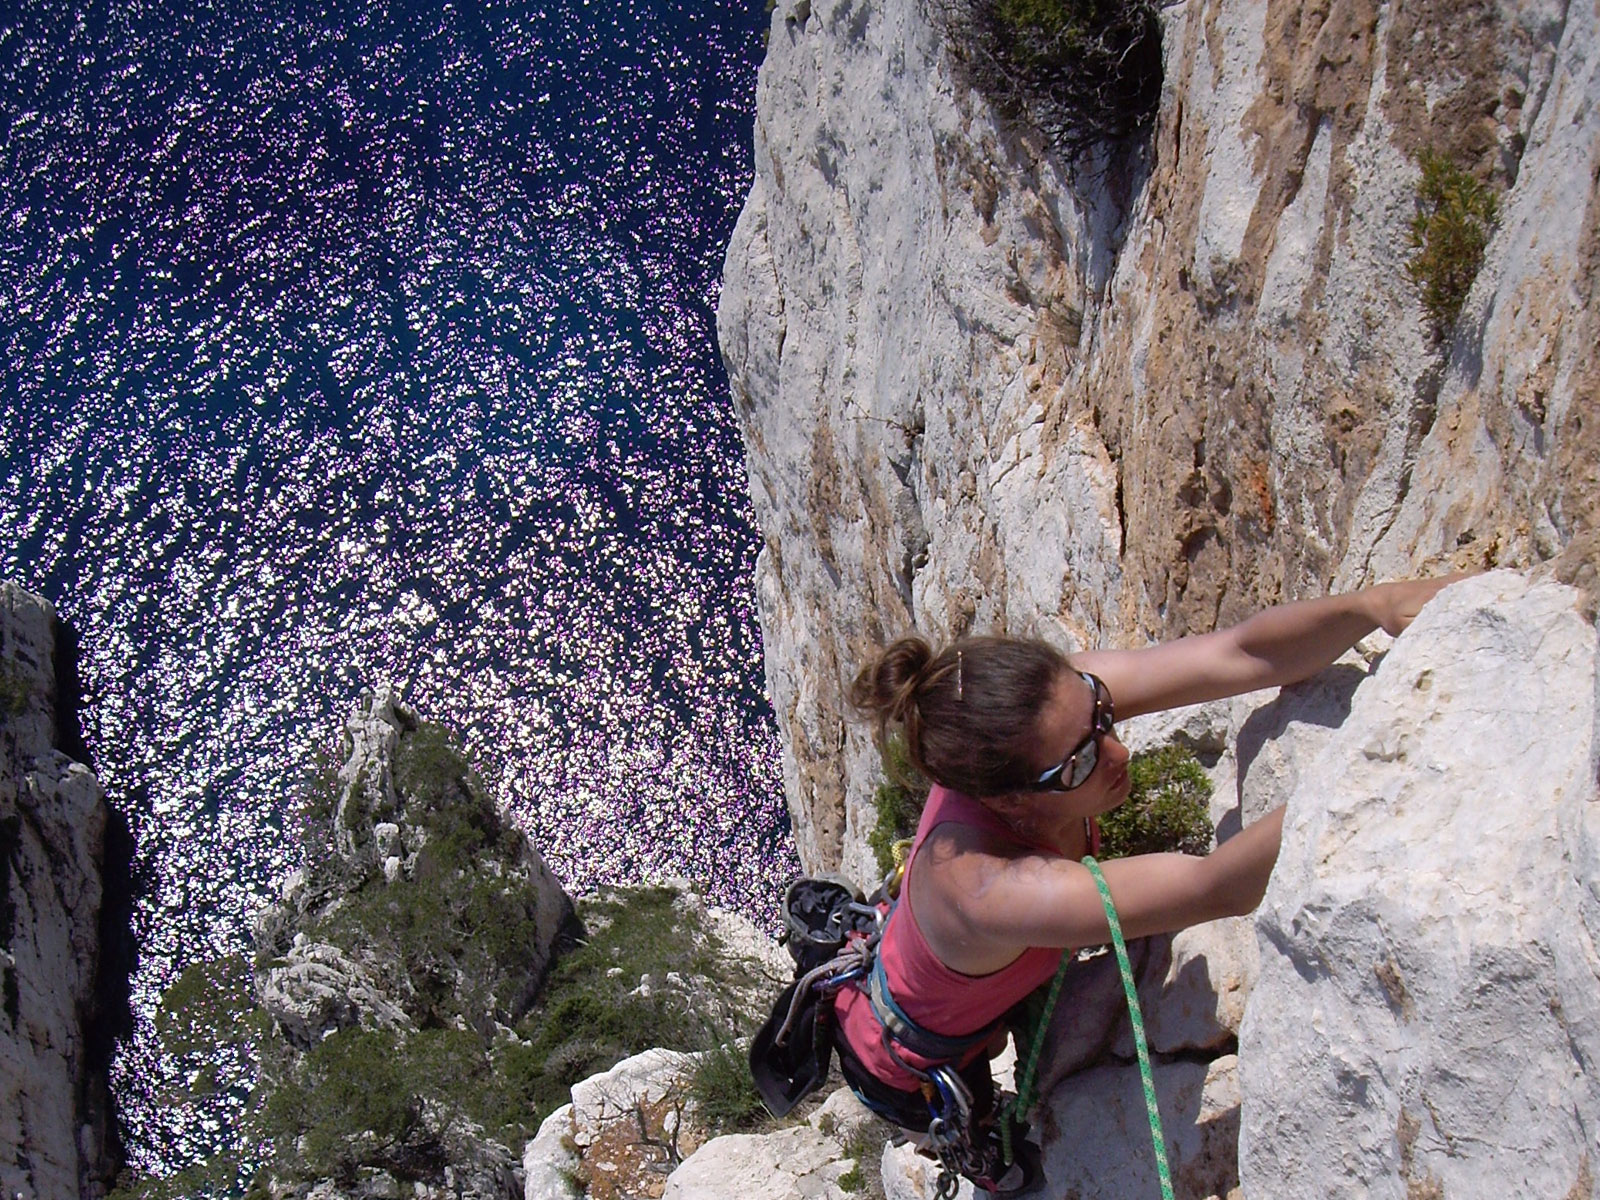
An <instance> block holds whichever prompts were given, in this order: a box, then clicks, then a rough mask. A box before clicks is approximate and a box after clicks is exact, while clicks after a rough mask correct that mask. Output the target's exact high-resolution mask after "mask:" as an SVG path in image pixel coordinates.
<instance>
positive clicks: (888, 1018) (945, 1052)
mask: <svg viewBox="0 0 1600 1200" xmlns="http://www.w3.org/2000/svg"><path fill="white" fill-rule="evenodd" d="M867 998H868V1000H870V1001H871V1003H872V1014H873V1016H875V1017H877V1018H878V1023H879V1024H880V1025H882V1026H883V1027H884V1029H885V1030H886V1031H887V1032H888V1033H889V1035H890V1036H891V1037H893V1038H894V1040H895V1041H897V1042H899V1043H900V1045H902V1046H904V1047H905V1048H906V1049H907V1050H909V1051H911V1053H913V1054H918V1055H921V1056H922V1057H923V1058H928V1059H933V1060H935V1061H944V1062H955V1061H956V1060H957V1059H959V1058H961V1057H962V1056H963V1055H965V1054H966V1053H967V1052H968V1051H969V1050H972V1049H974V1048H976V1047H978V1046H981V1045H983V1044H984V1043H985V1042H987V1041H988V1040H989V1039H990V1038H991V1037H993V1036H994V1032H995V1030H996V1029H998V1028H1000V1022H999V1021H995V1022H993V1023H992V1024H990V1025H986V1026H984V1028H982V1029H980V1030H978V1031H977V1032H976V1033H968V1034H963V1035H961V1036H959V1037H948V1036H946V1035H944V1034H939V1033H934V1032H933V1031H932V1030H928V1029H924V1028H923V1027H922V1026H921V1025H918V1024H917V1023H916V1022H915V1021H913V1020H912V1019H911V1018H910V1017H908V1016H907V1015H906V1012H905V1010H904V1009H903V1008H901V1007H900V1006H899V1005H898V1004H896V1003H895V1000H894V997H893V996H892V995H890V994H889V980H888V978H887V977H886V976H885V975H884V973H883V956H882V954H881V953H880V954H878V955H875V956H874V957H873V960H872V971H871V972H870V973H869V974H868V976H867Z"/></svg>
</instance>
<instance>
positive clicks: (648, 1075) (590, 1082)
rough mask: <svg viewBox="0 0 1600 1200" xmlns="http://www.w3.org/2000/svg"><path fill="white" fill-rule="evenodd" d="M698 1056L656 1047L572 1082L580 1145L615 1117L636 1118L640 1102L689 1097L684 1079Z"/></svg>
mask: <svg viewBox="0 0 1600 1200" xmlns="http://www.w3.org/2000/svg"><path fill="white" fill-rule="evenodd" d="M695 1058H696V1056H695V1055H693V1054H686V1053H683V1052H682V1051H678V1050H662V1049H659V1048H657V1049H653V1050H646V1051H644V1052H643V1053H642V1054H635V1055H634V1056H633V1057H632V1058H625V1059H623V1060H622V1061H621V1062H619V1063H618V1064H617V1065H616V1066H614V1067H612V1068H611V1069H610V1070H609V1071H604V1072H602V1073H600V1074H599V1075H591V1076H589V1078H587V1079H585V1080H582V1081H581V1082H579V1083H575V1084H573V1085H572V1136H573V1138H574V1139H575V1140H576V1141H577V1143H578V1144H579V1145H580V1146H587V1145H589V1144H591V1143H592V1142H594V1141H595V1140H597V1139H598V1138H599V1137H600V1135H601V1133H602V1132H603V1131H604V1129H605V1127H606V1126H607V1125H609V1124H610V1123H611V1122H613V1121H617V1120H622V1119H628V1120H631V1119H633V1112H634V1110H635V1109H636V1108H637V1107H638V1106H639V1105H641V1104H651V1105H653V1104H657V1103H660V1102H661V1101H662V1100H665V1099H668V1098H669V1097H674V1096H680V1095H681V1096H683V1098H684V1103H685V1106H686V1111H687V1108H688V1097H687V1093H686V1090H685V1085H684V1081H685V1078H686V1077H687V1076H688V1074H689V1073H690V1072H691V1071H693V1069H694V1063H695Z"/></svg>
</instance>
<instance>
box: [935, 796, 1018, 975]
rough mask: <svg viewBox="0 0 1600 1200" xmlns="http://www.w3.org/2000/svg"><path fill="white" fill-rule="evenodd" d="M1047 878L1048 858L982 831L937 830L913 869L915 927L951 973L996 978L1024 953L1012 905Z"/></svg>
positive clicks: (961, 827) (953, 826)
mask: <svg viewBox="0 0 1600 1200" xmlns="http://www.w3.org/2000/svg"><path fill="white" fill-rule="evenodd" d="M1047 871H1048V856H1044V855H1041V854H1039V853H1037V852H1034V851H1028V850H1024V849H1022V848H1021V847H1019V846H1017V845H1016V844H1015V843H1012V842H1007V841H1006V840H1005V839H1003V838H1000V837H998V836H996V835H994V834H992V833H989V832H986V831H984V830H979V829H973V828H971V827H968V826H960V825H950V826H942V827H940V828H939V829H936V830H934V831H933V832H932V833H931V834H930V835H929V836H928V838H927V840H926V841H924V842H923V845H922V849H921V850H919V851H918V852H917V858H916V861H915V862H914V863H913V866H912V876H911V879H910V881H909V882H910V887H911V889H912V891H913V892H914V893H915V901H914V903H915V911H916V921H917V926H918V928H919V929H920V930H921V931H922V935H923V937H924V938H925V939H926V941H927V942H928V945H929V947H930V948H931V949H932V950H933V952H934V953H935V954H937V955H938V956H939V958H940V960H941V961H942V962H944V964H945V965H946V966H948V967H950V968H951V969H952V970H956V971H960V972H962V973H963V974H968V975H982V974H987V973H988V972H990V971H997V970H999V969H1000V968H1001V967H1003V966H1005V965H1006V964H1007V963H1009V962H1011V961H1012V960H1013V959H1015V958H1016V957H1017V955H1019V954H1021V953H1022V952H1023V950H1025V949H1027V947H1028V944H1029V943H1028V941H1027V939H1026V937H1025V936H1024V935H1023V933H1022V928H1021V925H1020V924H1019V922H1018V921H1017V920H1016V915H1017V905H1016V897H1017V896H1018V895H1020V894H1023V893H1025V891H1026V890H1027V888H1028V881H1029V880H1030V879H1032V880H1035V881H1039V880H1040V876H1041V872H1047Z"/></svg>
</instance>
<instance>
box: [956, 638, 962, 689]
mask: <svg viewBox="0 0 1600 1200" xmlns="http://www.w3.org/2000/svg"><path fill="white" fill-rule="evenodd" d="M956 699H957V700H959V699H961V651H959V650H957V651H956Z"/></svg>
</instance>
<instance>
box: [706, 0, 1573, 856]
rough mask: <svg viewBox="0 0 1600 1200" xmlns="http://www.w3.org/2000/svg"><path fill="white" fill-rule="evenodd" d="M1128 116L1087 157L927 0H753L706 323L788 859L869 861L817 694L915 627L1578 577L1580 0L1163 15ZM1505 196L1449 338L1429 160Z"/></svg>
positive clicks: (869, 756) (1199, 8)
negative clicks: (1410, 267)
mask: <svg viewBox="0 0 1600 1200" xmlns="http://www.w3.org/2000/svg"><path fill="white" fill-rule="evenodd" d="M1162 22H1163V39H1164V58H1165V84H1164V89H1163V93H1162V99H1161V104H1160V111H1159V115H1158V118H1157V124H1156V128H1155V132H1154V134H1153V136H1152V137H1151V139H1150V140H1149V141H1148V143H1147V144H1146V145H1144V146H1142V147H1140V148H1138V149H1136V150H1135V151H1133V152H1130V153H1127V154H1122V155H1119V156H1116V157H1104V158H1102V159H1100V160H1098V161H1090V162H1087V163H1084V164H1082V165H1081V166H1079V167H1077V168H1075V169H1069V168H1068V167H1067V166H1066V165H1064V164H1063V163H1062V162H1061V161H1060V160H1059V158H1058V157H1057V156H1055V155H1054V154H1053V153H1052V152H1051V150H1050V148H1049V147H1048V146H1046V145H1045V144H1043V143H1042V141H1041V140H1040V139H1039V138H1038V137H1037V136H1035V135H1032V134H1030V133H1029V132H1028V131H1027V130H1026V129H1022V128H1017V127H1014V126H1010V125H1007V124H1006V123H1005V122H1003V121H1001V120H1000V119H999V118H998V117H997V116H996V114H995V111H994V110H993V108H992V107H991V106H990V104H989V103H988V102H987V101H986V100H984V99H983V98H982V97H981V96H979V95H977V94H975V93H974V92H973V91H972V90H971V89H969V88H968V87H967V86H966V85H965V84H964V82H963V79H962V75H961V73H960V70H959V68H958V67H957V66H956V65H955V64H954V63H953V61H952V57H951V55H950V53H949V48H948V47H947V46H946V45H945V44H944V41H943V38H942V36H941V33H940V30H939V27H938V23H937V22H936V21H935V20H934V19H933V18H932V17H931V16H930V15H929V6H926V5H924V4H922V3H919V2H918V0H780V2H779V4H778V6H777V9H776V11H775V13H774V15H773V24H772V30H771V39H770V45H769V49H768V54H767V59H766V62H765V64H764V65H763V67H762V71H761V76H760V84H759V95H758V102H757V123H756V134H755V138H756V174H755V180H754V184H753V186H752V188H751V192H750V196H749V199H748V201H747V203H746V205H745V209H744V211H743V214H742V215H741V218H740V221H739V224H738V227H737V229H736V231H735V233H734V237H733V240H732V243H731V245H730V247H729V252H728V259H727V265H726V271H725V278H724V288H723V293H722V299H721V305H720V309H719V314H718V316H719V334H720V338H721V343H722V349H723V353H724V356H725V358H726V361H727V365H728V370H729V375H730V379H731V383H732V392H733V400H734V405H735V409H736V412H737V414H738V417H739V420H740V422H741V425H742V429H743V433H744V437H745V441H746V446H747V461H748V466H749V475H750V488H751V494H752V497H753V500H754V504H755V508H756V513H757V517H758V520H759V521H760V524H761V527H762V529H763V531H764V534H765V539H766V544H765V549H764V551H763V553H762V556H761V559H760V563H759V567H758V577H757V594H758V601H759V612H760V617H761V622H762V630H763V635H764V640H765V648H766V661H767V677H768V684H769V689H770V692H771V695H772V699H773V703H774V705H775V707H776V710H777V715H778V721H779V725H780V729H781V732H782V735H783V742H784V746H785V768H784V769H785V786H786V790H787V792H788V797H789V802H790V805H791V809H792V811H793V813H794V815H795V817H796V834H797V840H798V842H799V849H800V853H801V857H802V860H803V861H804V862H805V863H806V865H807V866H808V867H811V868H822V867H829V866H835V865H839V864H841V863H842V865H843V866H844V868H845V869H846V870H847V871H849V872H851V873H854V874H856V875H858V876H865V875H868V874H871V873H872V871H871V869H870V867H869V861H870V860H869V856H868V854H867V851H866V849H865V847H864V841H863V835H864V827H869V826H870V822H871V814H870V812H869V810H868V805H867V798H868V796H869V795H870V792H871V788H872V786H873V784H874V782H875V780H876V777H877V774H878V769H877V762H876V756H875V754H874V753H873V752H872V751H871V749H870V747H869V746H868V744H867V741H866V738H865V736H864V734H863V733H862V732H861V731H860V730H859V729H858V728H856V727H854V726H852V725H851V724H849V723H848V722H847V720H846V719H845V714H844V712H843V709H842V705H841V702H840V695H841V688H842V685H843V681H844V680H845V678H846V677H847V676H848V675H849V674H850V672H851V671H852V670H853V669H854V667H855V665H856V664H857V663H858V662H859V661H860V660H861V658H862V657H863V656H864V655H865V654H867V653H868V652H869V650H870V648H871V647H872V646H874V645H875V644H878V643H880V642H881V641H882V640H883V639H884V638H886V637H888V636H891V635H893V634H896V633H898V632H900V631H902V630H904V629H906V628H909V627H911V626H916V627H918V628H920V629H922V630H925V631H927V632H928V633H930V634H933V635H935V636H946V635H952V634H959V633H963V632H966V631H968V630H975V629H976V630H1007V631H1010V632H1013V633H1030V634H1037V635H1040V636H1043V637H1046V638H1048V639H1050V640H1052V641H1054V642H1056V643H1058V644H1061V645H1064V646H1078V645H1082V644H1084V643H1087V642H1091V641H1093V642H1100V643H1104V644H1137V643H1139V642H1141V641H1142V640H1143V639H1145V638H1146V637H1148V636H1152V635H1171V634H1177V633H1182V632H1185V631H1188V630H1192V629H1208V628H1211V627H1212V626H1214V625H1215V624H1217V623H1218V622H1225V621H1227V620H1229V619H1231V618H1235V617H1238V616H1241V615H1243V614H1244V613H1246V612H1247V611H1249V610H1251V609H1253V608H1255V607H1256V606H1258V605H1260V604H1262V603H1265V602H1270V601H1274V600H1279V599H1284V598H1294V597H1297V596H1302V595H1308V594H1318V593H1321V592H1324V591H1326V590H1328V589H1330V588H1340V587H1347V586H1353V585H1356V584H1359V583H1361V582H1365V581H1368V580H1371V579H1375V578H1379V577H1388V576H1394V575H1398V574H1404V573H1408V572H1413V571H1422V570H1439V569H1443V568H1445V567H1447V566H1460V565H1493V564H1510V565H1525V564H1531V563H1539V562H1544V561H1547V560H1553V561H1554V563H1555V570H1556V572H1557V573H1558V574H1559V575H1561V576H1562V577H1564V578H1568V579H1571V580H1575V581H1577V582H1579V583H1580V584H1582V585H1584V586H1586V587H1588V588H1589V589H1590V590H1591V592H1592V590H1593V588H1594V584H1595V576H1594V569H1595V568H1594V563H1595V561H1596V550H1597V539H1596V531H1597V528H1600V521H1597V505H1600V480H1597V477H1596V470H1597V468H1596V462H1597V461H1600V431H1597V423H1596V421H1595V418H1594V401H1595V398H1596V395H1597V394H1600V364H1597V359H1596V355H1595V353H1594V347H1595V345H1596V344H1597V343H1600V305H1596V304H1595V300H1596V297H1595V295H1594V291H1595V288H1596V281H1597V280H1600V196H1597V188H1596V175H1597V170H1600V104H1596V102H1595V101H1596V99H1597V98H1600V67H1597V63H1600V47H1597V45H1596V42H1597V33H1600V13H1597V12H1596V9H1595V6H1594V5H1593V4H1591V3H1588V2H1587V0H1571V2H1563V0H1525V2H1521V3H1517V2H1512V0H1508V2H1506V3H1502V4H1497V3H1495V2H1493V0H1472V2H1471V3H1468V4H1466V5H1465V6H1463V5H1446V6H1440V5H1437V4H1431V3H1428V2H1427V0H1396V2H1393V3H1387V4H1383V3H1376V4H1375V3H1367V2H1365V0H1334V3H1332V4H1331V5H1330V4H1315V5H1313V4H1304V3H1301V2H1300V0H1186V2H1183V3H1177V4H1174V5H1171V6H1168V7H1166V8H1164V9H1163V10H1162ZM1424 150H1433V151H1436V152H1439V153H1441V154H1443V155H1445V156H1447V157H1449V158H1451V159H1452V160H1454V161H1456V162H1458V163H1460V164H1461V165H1463V166H1464V167H1466V168H1468V169H1470V170H1472V171H1474V172H1475V173H1476V174H1477V175H1479V176H1480V177H1481V178H1483V179H1486V180H1488V181H1489V182H1490V184H1491V186H1492V187H1493V188H1495V189H1496V190H1497V192H1499V193H1500V212H1501V216H1500V221H1499V225H1498V229H1497V232H1496V233H1495V234H1494V236H1493V239H1492V240H1491V242H1490V244H1489V246H1488V250H1487V256H1486V259H1485V261H1484V264H1483V266H1482V269H1481V271H1480V272H1479V274H1478V276H1477V279H1476V282H1475V284H1474V286H1473V287H1472V290H1471V293H1470V295H1469V296H1468V297H1467V301H1466V305H1465V308H1464V310H1463V312H1462V315H1461V318H1460V320H1459V322H1458V323H1457V324H1456V325H1455V326H1454V328H1453V329H1452V330H1450V331H1448V334H1447V336H1445V337H1444V338H1443V339H1442V340H1440V339H1436V338H1435V336H1434V334H1433V331H1432V329H1431V327H1430V323H1429V321H1428V319H1427V317H1426V316H1425V314H1424V312H1423V309H1422V307H1421V304H1420V303H1419V299H1418V292H1417V287H1416V285H1415V284H1414V283H1413V282H1412V281H1411V280H1410V279H1409V278H1408V277H1407V275H1406V273H1405V271H1404V270H1403V269H1401V268H1402V265H1403V263H1404V262H1405V260H1406V258H1407V255H1408V253H1409V251H1408V247H1407V235H1408V230H1409V226H1410V222H1411V219H1412V215H1413V212H1414V197H1415V194H1416V193H1415V189H1416V181H1417V179H1418V173H1419V172H1418V166H1417V164H1416V157H1417V156H1418V154H1419V153H1420V152H1421V151H1424Z"/></svg>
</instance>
